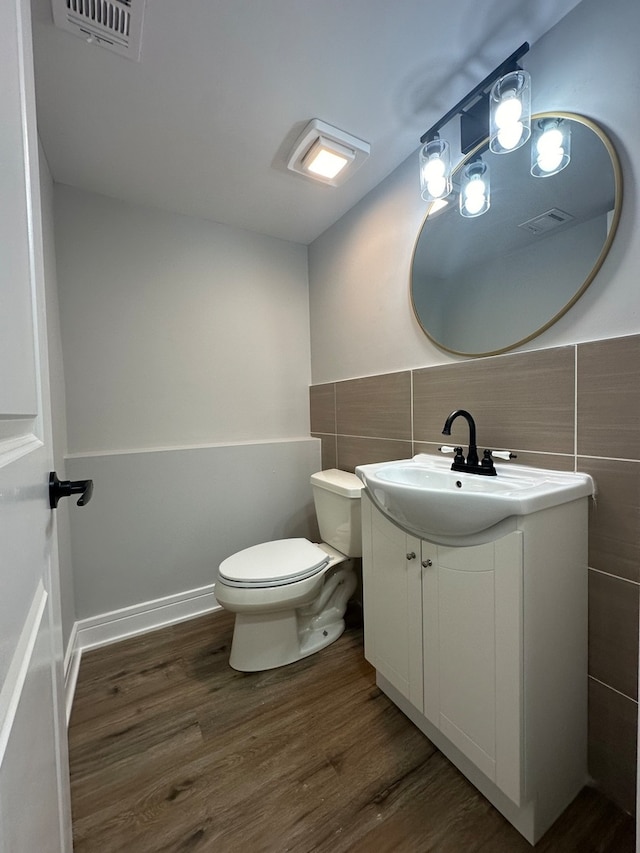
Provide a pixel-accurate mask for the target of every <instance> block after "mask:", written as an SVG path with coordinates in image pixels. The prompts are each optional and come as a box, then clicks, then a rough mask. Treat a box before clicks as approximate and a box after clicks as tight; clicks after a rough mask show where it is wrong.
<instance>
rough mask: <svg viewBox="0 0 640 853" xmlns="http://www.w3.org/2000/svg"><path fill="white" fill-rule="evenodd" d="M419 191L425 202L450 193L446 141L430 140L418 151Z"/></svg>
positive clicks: (449, 172) (448, 154)
mask: <svg viewBox="0 0 640 853" xmlns="http://www.w3.org/2000/svg"><path fill="white" fill-rule="evenodd" d="M420 191H421V195H422V198H423V199H424V200H425V201H435V200H436V199H439V198H446V196H448V195H449V193H450V192H451V153H450V150H449V143H448V142H447V141H446V139H432V140H430V141H429V142H427V144H426V145H423V146H422V148H421V149H420Z"/></svg>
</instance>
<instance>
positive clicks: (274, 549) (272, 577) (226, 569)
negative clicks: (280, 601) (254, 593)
mask: <svg viewBox="0 0 640 853" xmlns="http://www.w3.org/2000/svg"><path fill="white" fill-rule="evenodd" d="M330 562H331V557H330V556H329V554H327V553H326V551H323V550H322V548H320V547H319V546H318V545H314V544H313V543H312V542H309V540H308V539H277V540H275V541H274V542H263V543H261V544H260V545H253V546H252V547H251V548H245V549H244V551H239V552H238V553H237V554H232V555H231V557H228V558H227V559H226V560H223V562H222V563H221V564H220V567H219V569H218V573H219V576H220V579H221V580H222V582H223V583H224V584H227V585H228V586H235V587H241V588H243V589H263V588H266V587H274V586H284V585H285V584H290V583H295V582H296V581H301V580H305V579H306V578H310V577H313V575H316V574H318V573H319V572H321V571H322V570H323V569H325V568H326V567H327V566H328V564H329V563H330Z"/></svg>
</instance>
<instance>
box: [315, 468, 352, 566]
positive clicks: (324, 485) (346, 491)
mask: <svg viewBox="0 0 640 853" xmlns="http://www.w3.org/2000/svg"><path fill="white" fill-rule="evenodd" d="M311 486H312V489H313V502H314V504H315V507H316V516H317V519H318V527H319V528H320V536H321V537H322V541H323V542H326V543H327V545H331V546H332V547H333V548H335V549H336V550H337V551H340V553H341V554H345V555H346V556H347V557H361V556H362V532H361V529H360V494H361V492H362V489H363V488H364V486H363V484H362V481H361V480H360V479H358V477H356V475H355V474H349V473H348V472H347V471H339V470H338V469H337V468H331V469H329V470H328V471H319V472H318V473H317V474H312V475H311Z"/></svg>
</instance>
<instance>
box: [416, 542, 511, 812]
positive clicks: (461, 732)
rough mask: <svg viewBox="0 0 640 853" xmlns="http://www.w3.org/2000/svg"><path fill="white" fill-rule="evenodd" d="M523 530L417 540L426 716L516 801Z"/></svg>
mask: <svg viewBox="0 0 640 853" xmlns="http://www.w3.org/2000/svg"><path fill="white" fill-rule="evenodd" d="M522 560H523V546H522V533H521V532H519V531H516V532H514V533H511V534H509V535H508V536H506V537H504V538H502V539H499V540H497V541H495V542H490V543H488V544H486V545H478V546H473V547H469V548H447V547H443V546H435V545H433V544H431V543H429V542H423V543H422V559H421V561H422V564H423V565H424V569H423V572H424V574H423V578H422V590H423V610H424V613H423V620H424V621H423V626H424V627H423V631H424V637H423V641H424V715H425V716H426V717H427V719H428V720H429V721H430V722H431V723H432V724H433V725H435V726H436V727H437V728H438V729H440V731H441V732H442V734H444V735H445V736H446V737H447V738H448V739H449V740H450V741H451V742H452V743H453V744H454V745H455V746H456V747H457V748H458V749H459V750H460V751H461V752H462V753H463V754H464V755H465V756H466V757H467V758H468V759H470V760H471V761H472V762H473V763H474V764H475V765H476V766H477V767H478V768H479V769H480V770H482V772H483V773H484V774H485V775H486V776H488V777H489V778H490V779H491V781H493V782H495V784H496V785H498V787H499V788H501V790H502V791H503V792H504V793H505V794H507V796H509V798H510V799H511V800H513V801H514V802H516V803H517V804H519V803H520V796H521V791H522V779H521V773H522V765H523V761H522V730H523V727H522V660H523V656H522V578H523V565H522Z"/></svg>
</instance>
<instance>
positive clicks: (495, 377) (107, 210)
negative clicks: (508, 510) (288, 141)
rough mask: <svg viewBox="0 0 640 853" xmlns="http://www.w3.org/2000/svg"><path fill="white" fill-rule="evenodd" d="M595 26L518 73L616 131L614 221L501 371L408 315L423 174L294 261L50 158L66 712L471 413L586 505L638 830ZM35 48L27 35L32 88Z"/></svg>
mask: <svg viewBox="0 0 640 853" xmlns="http://www.w3.org/2000/svg"><path fill="white" fill-rule="evenodd" d="M604 6H605V4H602V3H599V2H597V0H582V2H580V3H579V4H578V5H577V6H576V7H575V9H573V10H572V11H571V12H570V13H569V14H568V15H567V17H566V18H563V19H562V20H561V21H560V22H559V23H558V24H557V25H556V26H555V27H554V28H553V29H552V30H551V31H550V32H549V33H547V34H546V35H545V36H544V37H543V38H542V39H541V40H540V42H539V43H537V44H535V45H534V46H533V47H532V49H531V51H530V53H529V54H528V56H527V62H526V65H527V68H528V69H529V70H530V72H531V74H532V78H533V81H534V84H533V85H534V86H535V89H534V95H533V99H534V101H533V106H534V109H539V110H543V109H544V110H546V109H559V110H570V111H572V112H575V113H579V114H584V115H586V116H590V117H592V118H593V119H594V120H596V121H597V122H598V123H599V124H600V125H601V126H602V127H603V128H605V129H606V130H607V132H608V134H609V136H610V138H611V139H612V140H613V142H614V145H615V147H616V150H617V152H618V156H619V158H620V161H621V165H622V172H623V177H624V211H623V215H622V218H621V221H620V225H619V228H618V232H617V235H616V238H615V240H614V243H613V245H612V248H611V251H610V254H609V256H608V258H607V260H606V262H605V264H604V266H603V268H602V269H601V270H600V272H599V274H598V275H597V277H596V278H595V280H594V281H593V282H592V284H591V285H590V287H589V289H588V290H587V291H586V292H585V294H584V295H583V296H582V297H581V299H580V300H579V301H578V302H577V304H576V305H574V306H573V307H572V308H571V310H570V311H569V312H568V313H567V314H566V315H565V316H564V317H562V318H561V319H560V320H559V321H558V322H557V323H556V324H555V325H554V326H552V327H551V328H550V329H548V330H547V331H545V332H544V333H543V334H542V335H540V336H539V337H537V338H536V339H534V340H532V341H530V342H529V343H527V344H524V345H522V346H520V347H519V348H518V349H517V350H516V351H515V352H513V353H508V354H505V355H499V356H495V357H491V358H487V359H480V360H477V361H476V360H471V361H470V360H468V359H463V358H460V357H456V356H454V355H451V354H448V353H445V352H443V351H441V350H440V349H438V348H437V347H436V346H434V345H433V344H432V343H431V342H430V341H429V340H428V339H427V338H426V337H425V335H424V333H423V332H422V330H421V328H420V326H419V325H418V323H417V322H416V320H415V318H414V316H413V312H412V310H411V304H410V299H409V294H408V284H407V282H408V278H409V268H410V264H411V257H412V252H413V246H414V242H415V236H416V234H417V232H418V230H419V228H420V225H421V222H422V220H423V217H424V203H423V202H422V200H421V198H420V194H419V192H418V190H417V188H416V171H417V170H416V163H415V157H414V156H413V155H412V156H411V157H410V158H408V159H407V160H406V161H405V162H404V163H402V164H401V165H400V166H399V167H398V168H396V169H395V170H394V171H393V172H391V174H389V175H388V176H387V177H386V178H385V179H384V180H383V181H382V182H381V183H380V184H379V185H378V186H377V187H376V188H375V189H373V190H372V191H371V192H370V193H369V194H368V195H367V196H366V197H365V198H364V199H363V200H362V201H360V202H359V203H358V204H356V205H355V207H353V208H352V209H351V210H349V211H347V212H346V213H345V214H344V215H343V216H342V217H341V218H340V219H339V220H338V221H337V222H336V223H335V224H334V225H332V226H331V227H330V228H329V229H328V230H326V231H325V232H324V233H323V234H322V235H321V236H320V237H318V238H317V239H315V240H313V242H311V243H310V245H308V246H307V245H305V242H304V240H300V242H288V241H286V240H282V239H278V238H276V237H272V236H265V235H261V234H257V233H253V232H251V231H249V230H243V228H242V227H234V226H230V225H218V224H215V223H213V222H209V221H206V220H204V219H200V218H197V217H190V216H185V215H179V214H176V213H170V212H165V211H162V210H160V209H158V208H157V207H156V206H155V205H154V204H153V203H152V202H150V203H149V204H148V205H142V204H132V203H128V202H123V201H120V200H118V199H117V197H112V196H114V195H115V196H117V192H113V191H111V190H110V188H109V187H102V188H100V189H96V191H87V190H83V189H76V188H74V187H71V186H67V185H65V182H64V180H59V181H57V182H55V183H54V181H53V179H52V177H51V174H50V173H49V171H48V169H47V165H46V154H47V151H46V138H45V139H43V144H44V155H45V157H42V158H41V159H42V162H41V172H42V179H41V192H42V210H43V225H44V236H45V247H46V249H47V251H46V254H45V259H46V263H47V269H46V272H47V275H46V279H47V284H48V309H49V310H48V323H49V329H48V332H49V347H50V359H51V373H52V377H51V378H52V387H53V394H52V401H53V407H54V411H53V415H54V445H55V446H54V452H55V464H56V469H57V470H58V473H59V474H60V475H61V476H62V475H63V474H64V475H65V476H66V477H68V478H70V479H74V480H75V479H81V478H88V477H91V478H92V479H93V480H94V482H95V484H96V488H95V493H94V496H93V499H92V501H91V503H90V504H89V505H88V506H87V507H85V508H82V509H78V508H76V506H75V504H71V503H70V502H62V503H61V504H60V507H59V509H58V532H59V550H60V575H61V603H62V620H63V645H64V650H65V670H66V675H67V677H68V686H69V687H68V699H69V701H70V699H71V696H72V689H73V688H72V685H73V680H74V678H75V675H77V665H78V662H79V651H80V650H81V649H82V648H89V647H91V646H94V645H100V644H102V643H106V642H113V641H116V640H117V639H119V638H121V637H124V636H127V635H129V634H131V633H135V632H137V631H141V630H145V629H147V628H151V627H156V626H159V625H162V624H166V623H168V622H171V621H177V620H179V619H184V618H187V617H191V616H196V615H198V614H200V613H204V612H208V611H209V610H211V609H213V608H214V607H215V606H216V602H215V588H214V583H213V567H215V566H216V565H217V564H218V563H219V562H220V561H221V560H223V559H224V558H225V557H226V556H228V555H229V554H230V553H233V552H234V551H237V550H239V549H241V548H244V547H247V546H249V545H252V544H254V543H256V542H259V541H265V540H270V539H276V538H280V537H290V536H308V537H309V538H314V537H315V536H316V535H317V531H316V529H315V521H314V515H313V507H312V504H311V496H310V491H309V485H308V480H309V475H310V474H311V473H312V472H313V471H315V470H318V469H319V467H324V468H327V467H334V466H335V467H338V468H342V469H345V470H353V469H354V467H355V465H357V464H361V463H363V462H368V461H373V460H378V459H383V458H389V459H391V458H398V457H400V458H402V457H408V456H410V455H412V453H414V452H418V451H419V450H421V449H424V445H425V444H427V445H431V448H433V446H434V445H435V444H436V443H437V442H438V441H439V438H438V430H437V429H436V426H437V425H440V427H441V424H442V422H443V421H444V418H445V417H446V415H447V414H448V413H449V411H451V409H453V408H456V407H457V406H458V405H464V407H465V408H468V409H470V410H471V411H472V412H473V413H474V415H475V416H476V420H477V421H478V430H479V435H478V439H479V443H480V444H482V446H496V447H498V446H499V447H506V448H516V449H517V451H518V452H519V454H520V461H523V462H526V461H530V462H531V463H532V464H535V463H536V462H537V463H538V464H545V465H547V466H548V467H554V465H557V466H558V467H568V468H569V469H571V468H573V467H574V465H575V466H576V467H577V468H578V469H580V470H585V471H588V472H589V473H591V474H592V475H593V476H594V479H595V480H596V482H597V485H598V503H597V511H594V512H593V513H592V517H591V528H590V560H589V565H590V572H589V591H590V679H589V691H590V697H589V698H590V705H589V708H590V772H591V774H592V775H593V776H594V778H595V779H596V781H597V784H598V785H599V787H600V788H601V790H603V791H604V792H605V793H606V794H607V795H608V796H609V797H611V798H612V799H613V800H614V801H615V802H616V803H617V804H619V805H620V806H621V807H622V808H623V809H625V810H627V811H633V810H634V809H635V798H636V759H635V751H636V731H637V664H638V651H637V650H638V598H639V597H638V591H639V582H640V574H639V565H640V525H638V504H639V498H638V489H639V486H638V483H639V482H640V478H639V477H638V474H639V473H640V468H639V466H640V451H639V450H638V447H639V446H640V442H639V441H638V438H639V434H638V433H639V430H640V427H639V426H638V424H639V423H640V418H639V417H638V415H639V414H640V411H639V407H640V403H639V399H638V394H637V387H638V378H639V377H640V317H639V315H638V297H637V275H636V269H637V265H638V262H639V261H640V233H639V232H638V229H636V228H635V227H634V219H635V214H636V210H637V206H638V199H639V193H638V188H637V179H636V174H637V166H638V163H639V162H640V160H639V159H638V158H637V157H636V156H635V155H633V153H632V152H633V150H634V147H635V145H636V144H637V143H636V140H637V139H638V137H639V136H640V119H639V118H638V112H637V110H636V109H634V103H635V102H634V96H635V95H636V92H635V90H634V88H633V86H634V83H633V81H635V80H637V79H638V77H639V76H640V68H639V67H638V66H639V64H640V59H638V54H637V50H636V44H635V40H636V39H635V36H636V34H637V32H638V29H639V27H638V25H639V24H640V12H639V11H638V8H637V4H635V3H633V2H631V0H612V2H609V3H607V4H606V8H605V7H604ZM43 27H44V24H43V23H42V22H41V21H38V20H37V17H36V19H35V20H34V38H35V43H36V57H35V60H36V77H37V76H38V71H39V69H38V61H39V56H38V50H37V48H38V39H39V38H42V37H43V33H42V28H43ZM409 85H415V81H414V83H411V84H409ZM39 106H40V105H39ZM447 106H448V105H445V106H444V108H443V111H444V110H446V108H447ZM416 149H417V140H416ZM292 179H293V178H292ZM95 186H96V187H98V183H96V184H95ZM114 247H117V250H114ZM177 282H179V287H178V288H177V287H176V283H177ZM56 283H57V293H56ZM58 318H59V326H58ZM283 340H284V341H286V346H282V341H283ZM581 394H582V395H583V396H582V397H581ZM65 398H66V403H65ZM374 401H375V406H376V410H384V412H385V416H384V418H382V419H381V420H380V419H379V418H377V417H376V418H373V417H372V416H371V415H372V409H373V402H374ZM381 401H384V403H383V404H382V403H381ZM504 401H508V406H507V408H504ZM336 416H337V420H336ZM582 441H584V444H582V443H581V442H582ZM248 483H251V488H250V489H249V488H248V487H247V484H248ZM266 498H268V499H266ZM247 518H250V519H251V523H250V524H247V523H246V519H247Z"/></svg>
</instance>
